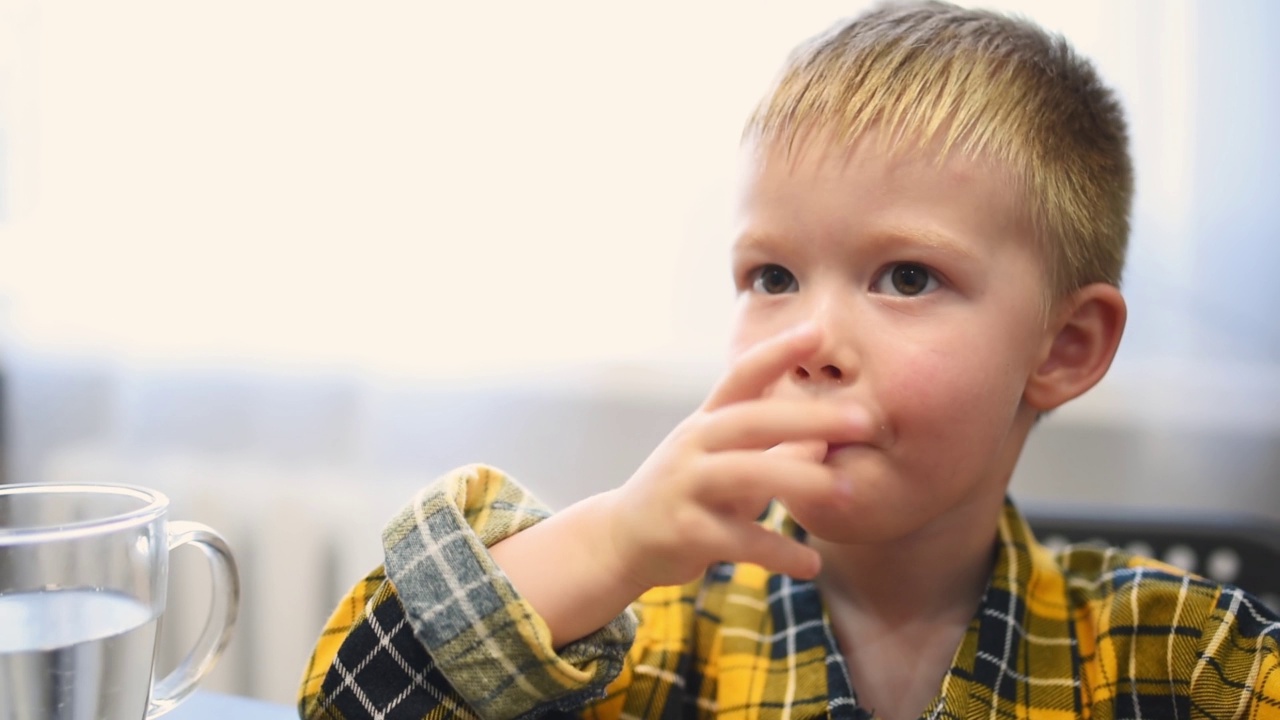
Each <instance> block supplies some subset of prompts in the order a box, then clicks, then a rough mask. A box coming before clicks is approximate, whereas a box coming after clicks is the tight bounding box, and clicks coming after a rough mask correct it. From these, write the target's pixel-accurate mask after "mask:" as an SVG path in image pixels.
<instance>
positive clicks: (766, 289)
mask: <svg viewBox="0 0 1280 720" xmlns="http://www.w3.org/2000/svg"><path fill="white" fill-rule="evenodd" d="M751 286H752V288H753V289H754V290H755V291H756V292H762V293H765V294H766V295H781V294H782V293H785V292H795V290H796V276H795V275H792V274H791V271H790V270H788V269H786V268H784V267H782V266H781V265H765V266H764V267H762V268H760V269H759V270H757V271H756V279H755V282H753V283H752V284H751Z"/></svg>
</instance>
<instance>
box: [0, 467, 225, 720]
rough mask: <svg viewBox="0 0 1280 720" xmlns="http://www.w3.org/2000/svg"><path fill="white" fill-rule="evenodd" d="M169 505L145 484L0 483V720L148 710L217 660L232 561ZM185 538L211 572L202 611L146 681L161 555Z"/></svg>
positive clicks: (162, 582) (163, 580)
mask: <svg viewBox="0 0 1280 720" xmlns="http://www.w3.org/2000/svg"><path fill="white" fill-rule="evenodd" d="M168 511H169V499H168V498H167V497H165V496H164V495H163V494H161V493H159V492H156V491H155V490H149V489H146V488H141V487H133V486H127V485H88V484H86V485H61V484H60V485H44V484H37V485H0V720H82V719H83V720H90V719H91V720H141V718H143V717H146V718H154V717H157V716H159V715H162V714H164V713H165V712H167V711H169V710H170V709H172V708H173V707H174V706H176V705H177V704H178V703H179V702H181V701H182V700H183V698H185V697H186V696H187V695H189V694H190V693H191V691H192V690H194V689H195V687H196V685H197V683H199V681H200V678H201V677H203V676H204V675H205V674H206V673H208V671H209V670H211V669H212V668H213V665H214V664H215V663H216V662H217V659H218V656H219V655H221V654H222V651H223V650H224V649H225V648H226V646H227V642H228V641H229V640H230V639H231V630H232V628H233V627H234V625H235V620H236V614H237V611H238V609H239V603H240V579H239V574H238V571H237V569H236V563H235V558H234V557H233V556H232V554H231V550H230V548H228V547H227V543H226V541H225V540H223V539H222V537H221V536H220V535H218V533H217V532H216V531H214V530H213V529H212V528H209V527H207V526H205V525H201V524H199V523H193V522H176V521H175V522H170V521H169V520H168ZM188 543H190V544H191V545H194V546H195V547H197V548H199V549H200V550H202V551H203V552H204V554H205V556H206V557H207V558H208V560H209V564H210V567H211V568H212V570H213V601H212V603H211V604H210V610H209V619H208V621H207V622H206V623H205V627H204V631H203V632H202V633H201V635H200V638H199V639H198V640H197V641H196V644H195V646H194V647H193V648H192V650H191V652H190V653H188V654H187V656H186V657H185V658H184V659H183V660H182V662H180V663H179V664H178V666H177V667H176V668H174V670H173V671H172V672H171V673H169V675H168V676H166V677H164V678H163V679H160V680H159V681H157V682H155V683H154V687H153V683H152V669H153V665H154V662H155V652H156V631H157V626H158V625H159V621H160V617H161V616H162V615H163V614H164V610H165V593H166V588H167V583H168V576H169V553H170V551H171V550H173V549H174V548H176V547H178V546H180V545H186V544H188Z"/></svg>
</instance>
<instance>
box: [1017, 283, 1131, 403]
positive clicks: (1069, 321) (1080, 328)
mask: <svg viewBox="0 0 1280 720" xmlns="http://www.w3.org/2000/svg"><path fill="white" fill-rule="evenodd" d="M1127 316H1128V310H1127V309H1126V306H1125V302H1124V297H1123V296H1121V295H1120V291H1119V290H1118V289H1117V288H1116V287H1115V286H1114V285H1108V284H1106V283H1094V284H1092V285H1086V286H1085V287H1083V288H1080V289H1079V290H1077V291H1076V292H1074V293H1072V294H1071V295H1070V296H1069V297H1067V298H1066V299H1065V300H1064V301H1063V302H1062V303H1061V304H1060V305H1059V309H1058V312H1057V313H1056V314H1055V315H1054V321H1053V324H1052V325H1050V326H1049V328H1048V330H1047V333H1048V334H1047V336H1046V342H1045V350H1044V353H1043V355H1042V357H1041V362H1040V364H1039V365H1038V366H1037V367H1036V368H1035V370H1034V371H1032V373H1031V377H1030V378H1028V380H1027V387H1026V390H1025V391H1024V392H1023V398H1024V399H1025V400H1026V402H1027V404H1028V405H1030V406H1031V407H1033V408H1035V409H1036V410H1039V411H1040V412H1047V411H1049V410H1052V409H1054V408H1056V407H1058V406H1059V405H1062V404H1063V403H1065V402H1067V401H1068V400H1072V399H1074V398H1076V397H1079V396H1080V395H1082V394H1084V392H1085V391H1086V390H1088V389H1089V388H1091V387H1093V386H1094V385H1096V384H1097V382H1098V381H1099V380H1101V379H1102V377H1103V376H1104V375H1106V374H1107V369H1108V368H1110V367H1111V360H1112V358H1114V357H1115V356H1116V349H1117V348H1118V347H1119V346H1120V336H1121V335H1123V334H1124V323H1125V319H1126V317H1127Z"/></svg>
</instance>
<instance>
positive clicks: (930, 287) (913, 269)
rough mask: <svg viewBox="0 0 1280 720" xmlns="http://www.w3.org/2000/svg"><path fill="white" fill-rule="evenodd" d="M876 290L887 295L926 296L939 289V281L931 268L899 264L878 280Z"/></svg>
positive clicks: (892, 266)
mask: <svg viewBox="0 0 1280 720" xmlns="http://www.w3.org/2000/svg"><path fill="white" fill-rule="evenodd" d="M875 289H876V291H877V292H882V293H885V294H887V295H900V296H904V297H913V296H916V295H924V294H925V293H930V292H933V291H934V290H937V289H938V279H937V278H935V277H934V276H933V273H932V272H930V271H929V268H927V267H925V266H923V265H919V264H917V263H898V264H896V265H891V266H890V267H889V269H888V271H887V272H885V273H884V274H883V275H881V276H880V278H879V279H878V280H876V284H875Z"/></svg>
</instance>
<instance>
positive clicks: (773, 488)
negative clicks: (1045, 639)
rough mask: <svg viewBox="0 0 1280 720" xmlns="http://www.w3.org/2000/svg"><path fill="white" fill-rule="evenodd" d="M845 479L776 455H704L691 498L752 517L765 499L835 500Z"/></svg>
mask: <svg viewBox="0 0 1280 720" xmlns="http://www.w3.org/2000/svg"><path fill="white" fill-rule="evenodd" d="M850 491H851V487H850V486H849V485H848V480H847V479H843V478H841V477H839V476H838V475H837V474H836V472H835V471H834V470H832V469H831V468H829V467H826V466H824V465H820V464H817V463H814V462H809V461H806V460H801V459H797V458H793V457H787V456H785V455H780V454H769V453H761V452H752V451H747V450H733V451H729V452H723V453H717V454H715V455H711V456H708V457H707V459H706V460H705V461H704V463H703V466H702V467H701V469H700V471H699V477H698V485H697V487H696V488H694V490H693V492H694V496H695V497H697V498H698V500H699V501H701V502H702V503H704V504H706V505H707V506H710V507H720V508H747V509H748V511H747V514H749V515H750V516H751V517H755V516H756V515H757V514H758V513H759V509H760V508H762V507H764V506H765V505H766V504H767V503H768V502H769V500H771V499H773V498H775V497H778V496H781V495H785V496H786V497H787V498H790V499H793V500H804V501H811V502H815V503H824V502H825V503H831V502H836V501H838V500H839V499H840V498H841V496H842V495H847V494H848V493H849V492H850Z"/></svg>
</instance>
